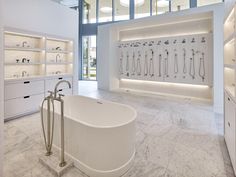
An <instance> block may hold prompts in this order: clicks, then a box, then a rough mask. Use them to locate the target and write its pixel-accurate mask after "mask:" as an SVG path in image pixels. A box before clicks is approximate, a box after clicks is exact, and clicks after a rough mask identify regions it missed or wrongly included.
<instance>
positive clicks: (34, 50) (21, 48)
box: [5, 46, 45, 52]
mask: <svg viewBox="0 0 236 177" xmlns="http://www.w3.org/2000/svg"><path fill="white" fill-rule="evenodd" d="M5 50H16V51H32V52H43V51H45V49H42V48H26V47H9V46H6V47H5Z"/></svg>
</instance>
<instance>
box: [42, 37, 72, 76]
mask: <svg viewBox="0 0 236 177" xmlns="http://www.w3.org/2000/svg"><path fill="white" fill-rule="evenodd" d="M72 51H73V42H72V41H69V40H60V39H55V38H47V40H46V75H54V74H56V73H59V74H72V73H73V52H72Z"/></svg>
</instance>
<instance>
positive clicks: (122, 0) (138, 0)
mask: <svg viewBox="0 0 236 177" xmlns="http://www.w3.org/2000/svg"><path fill="white" fill-rule="evenodd" d="M144 1H145V0H134V3H135V6H137V7H139V6H142V5H143V4H144ZM120 4H121V5H122V6H124V7H129V0H120Z"/></svg>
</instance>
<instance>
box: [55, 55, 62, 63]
mask: <svg viewBox="0 0 236 177" xmlns="http://www.w3.org/2000/svg"><path fill="white" fill-rule="evenodd" d="M60 57H61V55H60V54H57V55H56V62H57V61H58V59H60Z"/></svg>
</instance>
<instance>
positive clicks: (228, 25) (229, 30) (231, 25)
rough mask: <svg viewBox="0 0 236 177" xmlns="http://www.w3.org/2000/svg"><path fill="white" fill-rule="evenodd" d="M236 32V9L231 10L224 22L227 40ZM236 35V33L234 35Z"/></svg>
mask: <svg viewBox="0 0 236 177" xmlns="http://www.w3.org/2000/svg"><path fill="white" fill-rule="evenodd" d="M234 34H235V10H234V8H233V10H232V11H231V12H230V14H229V16H228V18H226V20H225V23H224V37H225V41H226V40H227V39H230V37H232V36H233V35H234ZM234 36H235V35H234Z"/></svg>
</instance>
